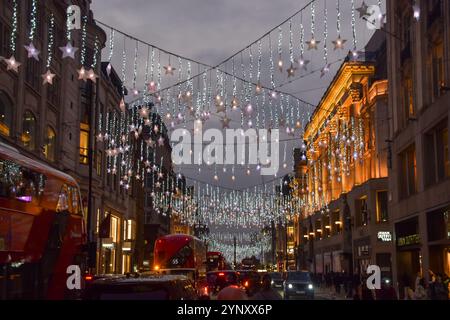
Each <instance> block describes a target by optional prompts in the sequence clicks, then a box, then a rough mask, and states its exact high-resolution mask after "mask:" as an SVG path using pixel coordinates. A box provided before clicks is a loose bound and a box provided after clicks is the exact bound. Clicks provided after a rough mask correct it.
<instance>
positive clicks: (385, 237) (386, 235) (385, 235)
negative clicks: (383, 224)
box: [377, 231, 392, 242]
mask: <svg viewBox="0 0 450 320" xmlns="http://www.w3.org/2000/svg"><path fill="white" fill-rule="evenodd" d="M377 239H378V240H379V241H381V242H391V241H392V233H390V232H389V231H379V232H378V234H377Z"/></svg>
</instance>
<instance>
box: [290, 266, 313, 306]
mask: <svg viewBox="0 0 450 320" xmlns="http://www.w3.org/2000/svg"><path fill="white" fill-rule="evenodd" d="M283 288H284V298H285V299H286V300H289V299H290V298H291V297H294V296H295V297H304V298H308V299H314V285H313V282H312V279H311V274H310V273H309V272H308V271H289V272H287V273H286V280H285V281H284V283H283Z"/></svg>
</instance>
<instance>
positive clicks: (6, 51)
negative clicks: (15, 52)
mask: <svg viewBox="0 0 450 320" xmlns="http://www.w3.org/2000/svg"><path fill="white" fill-rule="evenodd" d="M10 35H11V29H10V28H9V26H7V25H6V24H4V23H3V22H2V21H1V20H0V56H3V57H10V56H11V47H10V45H9V39H10Z"/></svg>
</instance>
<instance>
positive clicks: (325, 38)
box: [323, 1, 328, 66]
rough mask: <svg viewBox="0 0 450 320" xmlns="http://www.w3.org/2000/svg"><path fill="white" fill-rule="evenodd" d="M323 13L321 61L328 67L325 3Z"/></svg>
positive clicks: (326, 11)
mask: <svg viewBox="0 0 450 320" xmlns="http://www.w3.org/2000/svg"><path fill="white" fill-rule="evenodd" d="M324 6H325V7H324V11H323V15H324V18H323V25H324V27H323V38H324V39H323V40H324V41H323V43H324V44H323V60H324V62H325V66H328V47H327V41H328V10H327V2H326V1H325V3H324Z"/></svg>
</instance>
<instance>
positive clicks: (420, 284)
mask: <svg viewBox="0 0 450 320" xmlns="http://www.w3.org/2000/svg"><path fill="white" fill-rule="evenodd" d="M416 283H417V284H416V290H415V291H414V300H426V299H427V298H428V294H427V290H426V289H425V280H424V279H423V278H421V279H419V281H416Z"/></svg>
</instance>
